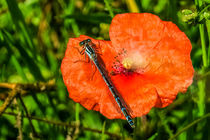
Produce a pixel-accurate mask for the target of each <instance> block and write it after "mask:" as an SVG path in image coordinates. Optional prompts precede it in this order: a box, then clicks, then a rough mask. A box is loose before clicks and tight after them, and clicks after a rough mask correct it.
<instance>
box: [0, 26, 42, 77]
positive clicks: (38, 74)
mask: <svg viewBox="0 0 210 140" xmlns="http://www.w3.org/2000/svg"><path fill="white" fill-rule="evenodd" d="M2 33H3V35H4V38H5V40H6V41H7V42H8V43H10V44H12V46H16V48H17V49H18V50H19V52H20V54H21V56H22V57H21V59H22V60H23V61H24V62H25V64H26V65H27V66H28V68H29V70H30V72H31V73H32V74H33V76H34V79H37V80H42V81H44V78H43V76H42V74H41V71H40V69H39V67H38V66H37V64H36V63H35V62H34V59H33V58H31V57H30V56H29V55H28V53H27V51H26V50H24V49H23V48H22V47H21V46H20V45H19V44H18V43H16V42H14V40H13V38H12V36H11V35H10V33H8V32H7V31H5V30H3V32H2ZM9 46H10V45H9ZM11 50H12V48H11ZM12 53H13V54H15V52H14V51H13V52H12Z"/></svg>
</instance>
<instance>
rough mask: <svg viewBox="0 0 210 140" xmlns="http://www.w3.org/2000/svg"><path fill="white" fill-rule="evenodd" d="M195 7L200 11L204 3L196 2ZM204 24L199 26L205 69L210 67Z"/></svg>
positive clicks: (196, 0)
mask: <svg viewBox="0 0 210 140" xmlns="http://www.w3.org/2000/svg"><path fill="white" fill-rule="evenodd" d="M195 5H196V7H197V10H198V11H199V9H200V7H201V6H202V1H200V0H195ZM204 30H205V29H204V24H199V31H200V37H201V48H202V58H203V67H204V68H207V67H208V59H207V58H208V57H207V52H206V40H205V31H204Z"/></svg>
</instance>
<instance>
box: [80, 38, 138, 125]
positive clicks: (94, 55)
mask: <svg viewBox="0 0 210 140" xmlns="http://www.w3.org/2000/svg"><path fill="white" fill-rule="evenodd" d="M79 45H80V46H82V50H81V51H80V54H84V53H85V55H88V57H89V59H90V60H92V61H93V62H94V64H95V66H96V67H97V69H98V70H99V72H100V74H101V76H102V77H103V79H104V81H105V83H106V84H107V86H108V88H109V90H110V92H111V93H112V95H113V96H114V98H115V100H116V102H117V104H118V106H119V107H120V109H121V111H122V113H123V115H124V116H125V118H126V120H127V121H128V123H129V125H130V126H131V127H132V128H134V127H135V125H134V122H133V120H132V118H131V116H130V115H129V113H128V111H127V109H126V107H125V106H124V104H123V103H124V102H123V101H122V99H121V98H120V97H119V96H118V92H117V90H116V89H115V88H114V86H113V84H112V82H111V80H110V78H109V77H108V74H107V73H106V72H105V70H104V69H103V67H102V65H101V64H100V63H99V61H98V57H99V56H98V50H97V48H96V47H95V44H94V43H92V41H91V40H90V39H87V40H83V41H81V42H80V43H79Z"/></svg>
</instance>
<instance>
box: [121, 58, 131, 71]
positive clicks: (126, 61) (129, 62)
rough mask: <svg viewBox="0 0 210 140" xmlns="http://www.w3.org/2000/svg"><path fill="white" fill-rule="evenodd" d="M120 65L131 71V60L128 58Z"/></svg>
mask: <svg viewBox="0 0 210 140" xmlns="http://www.w3.org/2000/svg"><path fill="white" fill-rule="evenodd" d="M122 65H123V67H124V68H126V69H128V70H131V69H132V67H133V60H132V59H130V58H125V59H123V61H122Z"/></svg>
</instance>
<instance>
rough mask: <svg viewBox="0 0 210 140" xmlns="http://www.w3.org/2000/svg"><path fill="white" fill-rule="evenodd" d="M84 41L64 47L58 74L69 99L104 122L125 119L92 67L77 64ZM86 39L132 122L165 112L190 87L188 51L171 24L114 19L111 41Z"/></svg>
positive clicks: (148, 18) (147, 18)
mask: <svg viewBox="0 0 210 140" xmlns="http://www.w3.org/2000/svg"><path fill="white" fill-rule="evenodd" d="M88 38H90V37H88V36H80V37H79V38H71V39H70V40H69V43H68V45H67V49H66V53H65V57H64V59H63V61H62V64H61V71H62V75H63V79H64V83H65V85H66V86H67V89H68V91H69V96H70V98H71V99H73V100H74V101H75V102H79V103H80V104H81V105H83V106H84V107H85V108H87V109H92V110H96V111H100V113H102V114H103V115H104V116H106V117H107V118H109V119H114V118H120V119H125V117H124V116H123V114H122V113H121V111H120V109H119V107H118V106H117V103H116V102H115V100H114V98H113V97H112V95H111V93H110V91H109V89H108V87H107V85H106V83H105V82H104V80H103V78H102V76H101V75H100V73H99V71H96V73H95V74H94V76H92V75H93V73H94V69H95V67H94V65H92V64H91V63H85V62H82V61H78V60H85V56H84V55H81V54H80V53H79V51H78V49H80V50H81V48H80V47H79V42H80V41H82V40H85V39H88ZM90 39H91V40H92V42H93V43H94V44H96V47H98V48H100V54H99V55H100V57H101V59H102V60H103V64H104V67H105V68H106V70H107V71H108V72H109V76H110V78H111V80H112V82H113V84H114V85H115V87H116V89H117V90H118V92H119V93H120V95H121V96H122V98H123V99H124V100H125V102H126V104H127V105H128V108H129V109H130V111H131V116H132V117H139V116H142V115H145V114H147V113H148V112H149V111H150V109H151V108H152V107H165V106H168V105H169V104H171V103H172V102H173V100H174V99H175V98H176V95H177V94H178V92H185V91H186V90H187V88H188V86H189V85H190V84H191V83H192V78H193V73H194V70H193V67H192V62H191V59H190V52H191V48H192V46H191V43H190V41H189V39H188V38H187V36H186V35H185V34H184V33H183V32H181V31H180V30H179V29H178V27H177V26H176V25H175V24H173V23H172V22H166V21H162V20H160V18H159V17H157V16H155V15H152V14H149V13H143V14H140V13H128V14H119V15H116V16H115V17H114V18H113V20H112V23H111V26H110V40H111V41H103V40H95V39H92V38H90ZM76 48H78V49H76Z"/></svg>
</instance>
